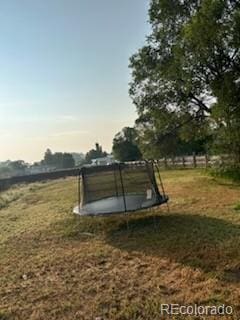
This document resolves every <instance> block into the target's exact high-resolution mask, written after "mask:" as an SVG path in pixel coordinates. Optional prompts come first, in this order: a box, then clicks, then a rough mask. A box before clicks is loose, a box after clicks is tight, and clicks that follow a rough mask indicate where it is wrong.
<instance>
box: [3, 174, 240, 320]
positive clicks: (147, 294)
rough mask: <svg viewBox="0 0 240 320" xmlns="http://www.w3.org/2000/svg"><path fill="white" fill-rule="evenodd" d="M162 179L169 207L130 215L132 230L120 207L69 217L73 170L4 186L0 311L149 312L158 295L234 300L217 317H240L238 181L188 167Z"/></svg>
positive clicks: (110, 315) (155, 309) (172, 299)
mask: <svg viewBox="0 0 240 320" xmlns="http://www.w3.org/2000/svg"><path fill="white" fill-rule="evenodd" d="M163 180H164V182H165V188H166V191H167V193H168V194H169V196H170V198H171V202H170V213H168V212H167V210H166V207H161V208H160V209H155V210H154V211H148V212H145V213H139V214H134V215H131V216H130V219H129V230H128V229H127V228H126V222H125V218H124V216H122V217H108V218H107V217H106V218H97V219H95V218H84V219H82V218H79V217H75V216H73V215H72V213H71V210H72V207H73V205H74V204H75V202H76V198H77V194H76V191H77V190H76V189H77V188H76V180H75V179H67V180H58V181H54V182H48V183H44V184H33V185H29V186H27V188H26V187H20V188H18V189H14V190H11V192H12V193H14V192H16V193H17V196H16V197H14V195H12V194H11V197H10V199H11V201H10V200H9V202H8V204H7V205H6V206H4V207H3V208H2V209H1V210H0V228H1V233H0V256H1V262H0V319H1V320H3V319H6V320H9V319H14V320H15V319H16V320H18V319H19V320H25V319H29V320H40V319H41V320H43V319H44V320H52V319H84V320H90V319H95V318H96V317H102V318H103V319H107V320H127V319H128V320H134V319H135V320H136V319H138V320H140V319H142V320H150V319H151V320H154V319H162V317H161V316H160V314H159V306H160V304H161V303H182V304H192V303H198V304H208V305H209V304H210V305H212V304H221V303H225V304H231V305H232V306H233V307H234V310H235V315H234V316H233V317H232V318H224V317H221V319H238V318H239V317H240V308H239V301H240V252H239V247H240V212H239V211H238V210H236V207H237V206H238V203H239V199H240V187H239V186H238V185H234V184H231V183H230V182H226V181H223V180H222V181H220V180H219V181H215V180H214V179H213V178H211V177H209V176H207V175H206V174H205V173H204V171H193V170H184V171H183V170H179V171H166V172H164V173H163ZM2 196H3V197H5V196H6V195H4V194H3V195H2ZM154 217H155V219H153V218H154ZM154 220H155V223H156V224H154ZM185 318H186V317H182V318H181V317H175V318H174V317H172V318H171V319H185ZM218 318H219V317H216V319H218ZM210 319H214V317H211V318H210Z"/></svg>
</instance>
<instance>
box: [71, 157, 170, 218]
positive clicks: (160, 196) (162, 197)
mask: <svg viewBox="0 0 240 320" xmlns="http://www.w3.org/2000/svg"><path fill="white" fill-rule="evenodd" d="M143 165H145V166H146V172H147V173H148V176H149V181H150V182H151V185H152V186H153V188H154V192H155V196H156V202H155V203H153V204H152V205H149V206H147V207H141V208H136V209H128V208H127V203H126V192H125V187H124V181H123V180H124V179H123V176H122V170H123V169H124V168H125V167H126V166H128V167H130V166H143ZM149 166H151V170H149ZM154 168H155V169H156V172H157V175H158V179H159V183H160V186H161V191H162V193H160V191H159V187H158V184H157V182H156V178H155V173H154V172H155V170H154ZM91 170H92V171H93V172H108V171H113V173H114V181H115V190H116V197H119V190H118V186H117V178H116V172H118V173H119V178H120V179H119V181H120V183H121V192H122V196H121V197H123V204H124V210H121V211H113V212H106V213H95V214H94V213H92V214H91V213H86V214H81V210H82V208H81V200H82V197H81V181H82V186H83V188H84V184H85V173H86V171H91ZM150 173H153V176H151V174H150ZM77 185H78V206H77V207H78V213H76V212H75V211H74V213H75V214H78V215H80V216H94V217H96V216H108V215H111V216H112V215H115V214H117V215H119V214H121V213H123V214H127V213H133V212H136V211H142V210H147V209H151V208H153V207H157V206H160V205H162V204H164V203H166V204H167V202H168V200H169V197H168V196H167V195H166V194H165V189H164V186H163V182H162V178H161V175H160V170H159V167H158V163H157V162H156V161H147V160H144V161H139V162H126V163H124V162H121V163H114V164H111V165H104V166H93V167H82V168H81V169H80V170H79V173H78V183H77ZM128 197H129V196H128ZM108 198H113V197H103V198H102V199H100V200H104V199H108ZM100 200H95V201H93V202H97V201H100ZM89 203H91V202H89ZM86 205H87V204H86ZM77 207H75V208H77ZM82 211H83V210H82Z"/></svg>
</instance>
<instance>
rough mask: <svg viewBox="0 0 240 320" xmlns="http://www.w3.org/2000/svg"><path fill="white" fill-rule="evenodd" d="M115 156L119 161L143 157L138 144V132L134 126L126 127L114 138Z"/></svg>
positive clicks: (113, 149)
mask: <svg viewBox="0 0 240 320" xmlns="http://www.w3.org/2000/svg"><path fill="white" fill-rule="evenodd" d="M112 151H113V155H114V157H115V158H116V159H117V160H119V161H135V160H139V159H141V157H142V154H141V151H140V149H139V147H138V145H137V132H136V130H135V129H134V128H130V127H125V128H123V129H122V131H120V132H118V133H117V134H116V135H115V137H114V139H113V147H112Z"/></svg>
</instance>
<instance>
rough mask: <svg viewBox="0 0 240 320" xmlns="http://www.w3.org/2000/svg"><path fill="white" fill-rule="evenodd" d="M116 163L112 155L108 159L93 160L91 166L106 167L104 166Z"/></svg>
mask: <svg viewBox="0 0 240 320" xmlns="http://www.w3.org/2000/svg"><path fill="white" fill-rule="evenodd" d="M114 162H116V160H115V159H114V157H113V156H112V155H108V156H106V157H102V158H96V159H92V162H91V165H92V166H104V165H109V164H112V163H114Z"/></svg>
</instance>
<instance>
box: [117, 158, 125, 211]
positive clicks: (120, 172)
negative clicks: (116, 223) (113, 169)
mask: <svg viewBox="0 0 240 320" xmlns="http://www.w3.org/2000/svg"><path fill="white" fill-rule="evenodd" d="M118 168H119V175H120V182H121V188H122V195H123V204H124V211H125V212H127V204H126V197H125V189H124V185H123V178H122V168H121V164H120V163H119V166H118Z"/></svg>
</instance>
